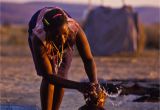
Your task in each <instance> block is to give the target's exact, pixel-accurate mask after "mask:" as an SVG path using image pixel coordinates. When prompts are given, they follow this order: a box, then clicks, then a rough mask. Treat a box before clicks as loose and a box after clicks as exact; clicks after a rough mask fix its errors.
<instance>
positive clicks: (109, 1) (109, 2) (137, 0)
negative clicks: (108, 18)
mask: <svg viewBox="0 0 160 110" xmlns="http://www.w3.org/2000/svg"><path fill="white" fill-rule="evenodd" d="M38 1H41V2H46V1H48V2H57V1H58V2H62V3H79V4H87V3H89V1H90V2H91V4H96V5H102V4H103V5H105V6H112V7H120V6H122V5H123V2H124V3H125V4H126V5H132V6H154V7H160V1H159V0H1V2H17V3H25V2H38Z"/></svg>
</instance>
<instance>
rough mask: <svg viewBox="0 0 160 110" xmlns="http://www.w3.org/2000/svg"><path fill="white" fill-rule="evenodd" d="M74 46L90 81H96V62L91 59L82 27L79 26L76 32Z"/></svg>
mask: <svg viewBox="0 0 160 110" xmlns="http://www.w3.org/2000/svg"><path fill="white" fill-rule="evenodd" d="M76 46H77V49H78V52H79V54H80V56H81V57H82V60H83V63H84V67H85V71H86V73H87V75H88V78H89V80H90V82H92V83H98V80H97V70H96V64H95V61H94V59H93V56H92V53H91V50H90V46H89V43H88V40H87V38H86V35H85V33H84V32H83V30H82V28H80V29H79V31H78V33H77V36H76Z"/></svg>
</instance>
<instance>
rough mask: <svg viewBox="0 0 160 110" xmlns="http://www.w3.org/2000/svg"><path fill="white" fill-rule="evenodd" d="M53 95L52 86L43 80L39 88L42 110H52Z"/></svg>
mask: <svg viewBox="0 0 160 110" xmlns="http://www.w3.org/2000/svg"><path fill="white" fill-rule="evenodd" d="M53 94H54V85H53V84H50V83H49V82H48V81H47V80H46V79H44V78H43V79H42V83H41V87H40V97H41V107H42V110H52V103H53Z"/></svg>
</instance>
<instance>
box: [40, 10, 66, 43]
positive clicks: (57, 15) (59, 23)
mask: <svg viewBox="0 0 160 110" xmlns="http://www.w3.org/2000/svg"><path fill="white" fill-rule="evenodd" d="M42 21H43V25H44V30H45V31H46V34H47V37H49V39H50V40H53V41H55V40H56V39H57V38H58V39H59V40H60V39H61V40H63V39H62V38H61V37H63V36H66V35H67V34H68V25H67V17H66V15H65V14H64V12H63V11H62V10H60V9H54V10H51V11H49V12H47V13H46V14H45V15H44V17H43V20H42Z"/></svg>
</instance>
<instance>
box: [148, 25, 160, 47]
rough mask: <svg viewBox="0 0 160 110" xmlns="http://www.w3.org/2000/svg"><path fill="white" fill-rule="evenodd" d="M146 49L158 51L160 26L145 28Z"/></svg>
mask: <svg viewBox="0 0 160 110" xmlns="http://www.w3.org/2000/svg"><path fill="white" fill-rule="evenodd" d="M145 34H146V47H147V48H156V49H159V46H160V45H159V41H160V24H152V25H147V26H145Z"/></svg>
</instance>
